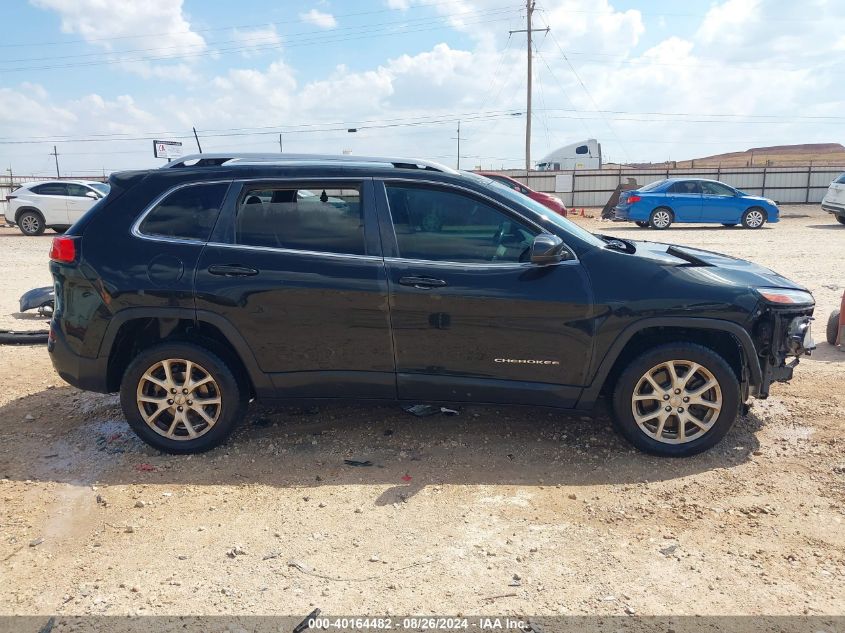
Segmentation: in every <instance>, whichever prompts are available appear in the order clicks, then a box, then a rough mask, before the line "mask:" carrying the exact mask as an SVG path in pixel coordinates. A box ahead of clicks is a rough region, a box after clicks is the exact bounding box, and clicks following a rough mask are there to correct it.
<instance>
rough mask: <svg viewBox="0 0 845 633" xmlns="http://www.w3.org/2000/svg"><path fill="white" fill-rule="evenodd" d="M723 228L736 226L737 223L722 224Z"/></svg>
mask: <svg viewBox="0 0 845 633" xmlns="http://www.w3.org/2000/svg"><path fill="white" fill-rule="evenodd" d="M722 226H727V227H732V226H736V222H722Z"/></svg>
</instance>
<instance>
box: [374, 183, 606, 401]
mask: <svg viewBox="0 0 845 633" xmlns="http://www.w3.org/2000/svg"><path fill="white" fill-rule="evenodd" d="M384 184H385V187H384V188H382V189H380V193H381V196H380V200H381V201H382V209H383V212H382V214H381V215H380V218H381V219H382V222H383V223H386V224H387V225H391V224H392V229H393V230H392V231H389V232H388V233H387V234H385V232H383V233H382V238H383V240H385V239H386V240H391V239H393V240H395V243H394V244H392V245H391V246H390V250H391V252H392V253H393V254H395V255H397V256H396V257H388V258H386V259H385V261H386V265H387V272H388V277H389V280H390V305H391V321H392V325H393V338H394V345H395V350H396V352H395V353H396V371H397V386H398V390H399V397H400V398H401V399H403V400H412V401H413V400H442V401H452V402H459V401H476V402H511V403H517V404H518V403H525V404H538V403H544V404H548V405H554V406H562V407H568V406H572V405H574V403H575V401H576V400H577V397H578V395H579V394H580V386H582V385H583V384H584V383H585V372H586V370H587V367H588V365H589V360H590V353H591V337H590V329H589V317H590V291H589V284H588V280H587V278H586V276H585V274H584V272H583V270H582V268H581V265H580V263H579V262H578V260H577V259H576V258H575V256H574V255H571V257H570V258H569V259H568V260H567V261H562V262H560V263H558V264H554V265H549V266H537V265H533V264H531V263H530V262H529V261H528V259H529V248H530V245H531V243H532V240H533V238H534V236H535V235H537V234H538V233H540V228H539V227H536V226H534V225H532V224H531V223H530V222H528V221H526V220H524V219H522V218H520V217H518V216H516V215H515V214H513V213H512V212H510V211H509V210H508V209H506V208H504V207H500V206H499V205H498V203H495V202H493V201H492V200H489V199H486V198H482V197H479V196H477V195H475V194H473V193H472V192H469V191H467V190H464V189H462V188H452V187H449V186H446V185H421V184H415V183H412V182H403V181H388V182H386V183H384ZM385 248H386V249H387V248H388V247H387V246H385Z"/></svg>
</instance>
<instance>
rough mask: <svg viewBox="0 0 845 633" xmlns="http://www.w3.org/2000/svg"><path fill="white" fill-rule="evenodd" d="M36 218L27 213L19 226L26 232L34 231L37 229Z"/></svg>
mask: <svg viewBox="0 0 845 633" xmlns="http://www.w3.org/2000/svg"><path fill="white" fill-rule="evenodd" d="M38 224H39V223H38V218H36V217H34V216H31V215H28V216H26V217H24V218H23V219H22V220H21V226H22V227H23V230H24V231H26V232H27V233H35V232H36V231H37V230H38Z"/></svg>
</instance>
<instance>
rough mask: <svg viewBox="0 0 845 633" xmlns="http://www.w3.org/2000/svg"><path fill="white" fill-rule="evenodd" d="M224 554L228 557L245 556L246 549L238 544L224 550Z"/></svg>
mask: <svg viewBox="0 0 845 633" xmlns="http://www.w3.org/2000/svg"><path fill="white" fill-rule="evenodd" d="M226 556H228V557H229V558H235V557H237V556H246V550H245V549H244V548H243V547H241V546H240V545H235V546H234V547H233V548H232V549H230V550H229V551H228V552H226Z"/></svg>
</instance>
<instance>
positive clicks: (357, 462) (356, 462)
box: [343, 459, 373, 466]
mask: <svg viewBox="0 0 845 633" xmlns="http://www.w3.org/2000/svg"><path fill="white" fill-rule="evenodd" d="M343 463H344V464H346V465H347V466H372V465H373V462H371V461H370V460H369V459H344V460H343Z"/></svg>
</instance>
